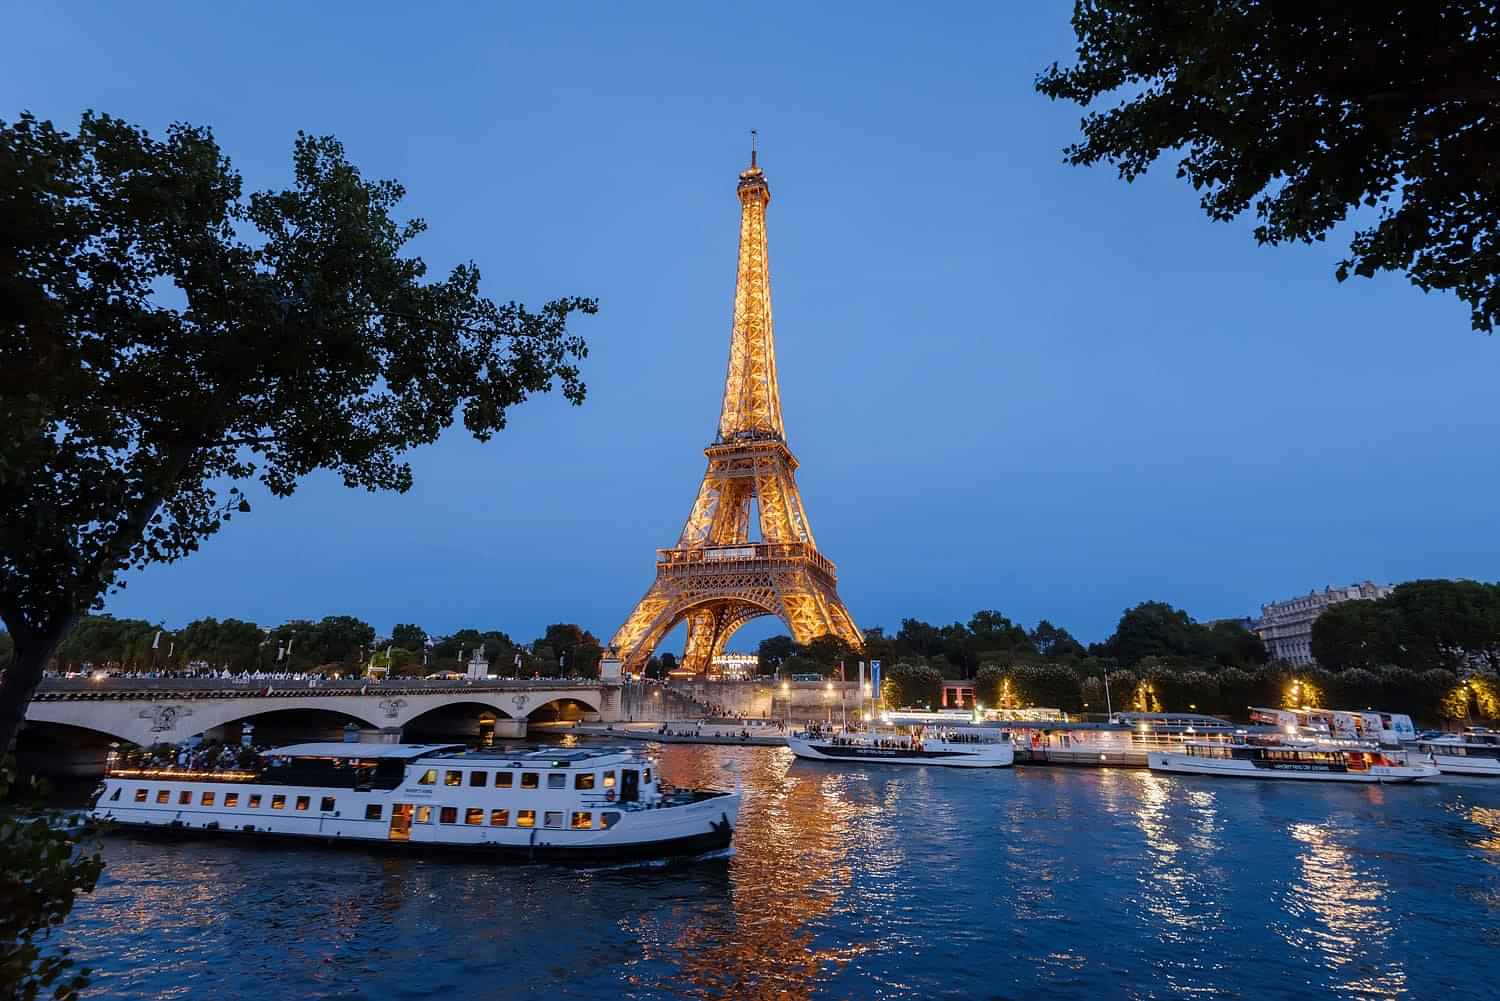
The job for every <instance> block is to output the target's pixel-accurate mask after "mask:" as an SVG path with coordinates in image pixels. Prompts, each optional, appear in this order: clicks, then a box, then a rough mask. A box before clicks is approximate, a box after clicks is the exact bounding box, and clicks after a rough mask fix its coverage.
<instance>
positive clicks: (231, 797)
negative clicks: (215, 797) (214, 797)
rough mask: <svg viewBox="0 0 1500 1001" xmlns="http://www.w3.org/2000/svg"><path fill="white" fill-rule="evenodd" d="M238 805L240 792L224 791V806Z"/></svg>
mask: <svg viewBox="0 0 1500 1001" xmlns="http://www.w3.org/2000/svg"><path fill="white" fill-rule="evenodd" d="M239 805H240V794H239V793H237V792H226V793H225V794H224V806H225V807H235V806H239Z"/></svg>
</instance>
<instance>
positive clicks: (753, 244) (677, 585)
mask: <svg viewBox="0 0 1500 1001" xmlns="http://www.w3.org/2000/svg"><path fill="white" fill-rule="evenodd" d="M739 199H740V256H739V273H738V276H737V277H736V279H735V288H734V331H733V334H732V335H731V337H730V342H729V375H728V377H727V378H726V379H725V382H724V406H723V409H722V410H721V411H720V414H719V430H718V435H717V436H716V437H715V439H714V442H713V444H711V445H709V446H708V448H706V449H704V453H705V454H706V455H707V456H708V472H706V473H705V474H704V475H703V483H702V485H701V486H700V487H699V488H698V498H697V500H695V501H694V502H693V509H692V511H691V513H689V514H688V519H687V524H686V525H684V526H683V529H682V536H681V538H679V539H678V540H677V545H676V546H675V547H673V548H671V549H659V550H657V552H656V580H655V582H654V583H652V585H651V589H650V590H649V591H647V592H646V596H645V597H644V598H642V599H641V600H640V602H639V603H638V604H637V605H636V606H635V610H634V611H633V612H631V613H630V617H629V618H628V619H626V620H625V624H624V625H623V626H621V627H620V630H619V632H617V633H615V636H614V640H613V641H612V643H611V646H612V647H613V648H614V653H615V656H617V657H618V658H619V659H620V661H621V662H622V666H623V667H624V669H625V670H627V671H639V670H641V669H642V668H643V667H644V666H645V664H646V661H647V660H648V659H649V658H650V657H651V653H652V651H653V650H654V649H655V648H656V645H657V643H659V642H660V641H661V639H662V637H663V636H665V635H666V634H667V632H668V631H670V630H671V629H672V628H673V627H674V626H676V625H677V624H678V623H679V622H683V621H686V622H687V645H686V648H685V650H684V653H683V661H682V668H683V669H684V670H686V671H693V672H702V671H705V670H707V669H708V666H709V663H710V662H711V661H712V659H713V658H714V657H715V656H717V655H718V654H720V653H723V652H724V644H725V643H726V642H727V641H728V639H729V637H730V636H732V635H733V634H734V632H735V630H737V629H739V628H740V626H742V625H744V624H745V623H746V622H749V621H750V620H751V619H754V618H757V617H759V616H762V615H775V616H778V617H779V618H781V619H782V621H784V622H785V623H786V624H787V626H788V627H789V628H790V629H791V633H792V638H793V639H794V640H796V641H797V642H798V643H808V642H810V641H812V640H814V639H816V638H817V637H819V636H822V635H825V634H828V633H832V634H833V635H835V636H838V637H839V638H841V639H843V640H845V641H847V642H848V643H850V644H853V645H856V646H857V645H859V644H860V643H861V642H862V637H861V634H860V631H859V628H858V627H857V626H855V624H854V618H853V617H852V616H851V615H850V614H849V610H848V609H847V608H845V607H844V603H843V601H842V600H840V598H839V594H838V575H837V573H836V572H835V570H834V566H833V562H832V561H831V560H829V559H828V558H827V557H826V556H824V555H823V554H822V553H820V552H818V548H817V544H816V543H815V542H814V541H813V533H812V525H811V524H809V523H808V520H807V512H806V511H805V510H804V509H803V507H802V495H801V494H800V493H799V492H798V490H797V478H796V469H797V460H796V458H794V457H793V456H792V452H791V450H790V449H789V448H787V445H786V432H785V429H784V428H783V427H782V423H781V390H780V388H779V387H778V386H777V383H776V343H775V338H774V337H773V335H772V329H771V274H770V266H769V264H768V263H767V259H766V205H767V204H768V203H769V202H770V201H771V189H770V188H769V187H767V185H766V178H765V174H764V173H762V171H761V169H760V167H759V166H757V165H756V154H755V151H754V149H753V147H752V149H751V153H750V169H748V170H746V171H744V172H743V173H742V174H740V183H739ZM752 502H753V505H754V507H755V509H756V512H757V513H758V515H759V519H758V520H759V523H760V539H759V540H754V539H752V538H751V524H750V515H751V507H752Z"/></svg>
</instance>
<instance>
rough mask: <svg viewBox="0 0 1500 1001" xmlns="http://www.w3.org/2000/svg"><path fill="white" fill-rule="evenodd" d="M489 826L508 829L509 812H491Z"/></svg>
mask: <svg viewBox="0 0 1500 1001" xmlns="http://www.w3.org/2000/svg"><path fill="white" fill-rule="evenodd" d="M490 826H491V827H509V826H510V811H509V810H491V811H490Z"/></svg>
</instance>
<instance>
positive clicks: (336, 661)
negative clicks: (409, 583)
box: [0, 615, 602, 677]
mask: <svg viewBox="0 0 1500 1001" xmlns="http://www.w3.org/2000/svg"><path fill="white" fill-rule="evenodd" d="M158 634H159V638H158ZM476 647H481V648H482V649H483V651H484V656H485V659H486V660H488V661H489V662H490V670H491V671H492V672H494V673H499V674H510V673H513V672H515V671H517V670H520V671H521V672H522V673H523V674H528V675H529V674H536V673H540V674H543V675H558V674H567V675H582V676H586V677H587V676H593V675H597V674H598V673H599V659H600V656H601V654H602V649H601V646H600V643H599V640H598V638H597V637H596V636H594V634H592V633H590V632H589V631H588V630H586V629H584V628H582V627H580V626H578V625H576V624H573V623H555V624H553V625H550V626H548V627H547V630H546V632H545V633H543V634H542V635H541V636H539V637H537V638H536V639H535V640H533V641H532V642H531V643H528V644H520V643H516V642H515V641H514V640H512V639H511V638H510V636H508V635H507V634H506V633H504V632H501V631H499V630H494V629H490V630H480V629H460V630H458V631H457V632H454V633H451V634H448V635H443V636H432V637H429V636H428V635H427V633H426V631H425V630H423V629H422V628H421V627H420V626H417V625H413V624H409V623H408V624H402V625H398V626H396V627H395V628H394V629H392V630H391V634H390V635H389V636H378V635H376V632H375V628H374V627H373V626H371V625H370V624H369V623H367V622H363V621H361V620H360V619H357V618H354V617H353V616H350V615H330V616H328V617H326V618H323V619H320V620H318V621H316V622H314V621H312V620H308V619H295V620H293V621H290V622H284V623H282V624H281V625H278V626H276V627H274V628H271V629H263V628H261V627H260V626H258V625H256V624H255V623H253V622H246V621H243V620H241V619H213V618H206V619H197V620H195V621H193V622H190V623H188V624H187V625H186V626H184V627H182V628H181V629H171V630H169V629H166V628H165V627H163V626H161V625H159V624H154V623H151V622H147V621H146V620H144V619H120V618H116V617H114V616H112V615H89V616H85V617H84V618H83V619H82V620H80V621H79V623H78V625H77V626H75V627H74V628H73V631H72V632H71V633H70V634H69V635H68V638H67V639H65V640H63V642H62V644H61V645H60V646H59V647H58V649H57V654H56V656H55V658H54V661H53V667H54V668H55V669H59V670H76V669H81V668H83V667H85V666H89V667H93V668H107V669H116V670H133V671H185V670H190V669H192V668H194V667H198V668H202V667H208V668H212V669H214V670H228V671H231V672H233V673H236V674H239V673H247V672H254V671H266V672H271V671H294V672H300V671H358V670H362V669H363V668H364V667H365V666H366V665H368V664H369V663H370V662H371V660H372V659H373V660H374V662H375V663H376V664H377V665H379V666H382V667H384V666H387V665H388V666H389V667H390V668H391V671H392V673H393V674H397V675H420V674H428V673H433V672H436V671H445V670H462V668H463V666H464V665H465V664H466V663H467V662H468V660H469V658H470V657H472V656H473V654H474V650H475V648H476ZM10 655H11V642H10V637H9V635H7V634H6V633H4V632H0V667H4V666H5V664H7V663H8V662H9V660H10ZM518 655H519V657H520V666H519V668H518V667H517V664H516V658H517V656H518Z"/></svg>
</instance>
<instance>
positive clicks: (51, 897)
mask: <svg viewBox="0 0 1500 1001" xmlns="http://www.w3.org/2000/svg"><path fill="white" fill-rule="evenodd" d="M16 786H17V781H16V768H15V759H14V758H13V757H11V756H10V755H0V801H4V800H6V799H12V798H13V799H25V800H29V802H27V803H25V805H26V806H27V807H28V808H29V809H28V812H30V813H32V814H33V816H32V817H30V818H29V819H28V818H24V817H20V816H15V815H11V814H6V815H3V816H0V997H5V998H18V999H21V998H24V999H31V998H40V997H48V998H56V999H72V998H76V997H77V996H78V994H79V992H80V991H81V990H83V989H84V988H85V987H86V986H88V982H89V980H88V970H86V969H81V968H79V967H78V965H77V964H76V963H75V962H74V960H73V959H72V958H71V957H70V956H69V955H68V951H69V950H68V949H66V948H51V945H52V943H51V942H50V941H49V939H50V936H51V934H52V932H53V931H54V930H55V929H56V928H58V927H59V926H60V925H61V924H62V923H63V919H64V918H66V917H67V916H68V912H69V911H71V910H72V909H73V903H74V901H75V900H76V899H77V897H78V895H79V894H80V893H89V892H90V891H92V890H93V889H94V884H95V883H97V882H98V880H99V875H100V873H102V872H103V871H104V859H103V857H102V856H101V855H100V853H99V848H98V845H97V844H92V843H90V844H84V843H79V842H78V841H75V840H74V838H73V835H72V834H71V833H70V832H71V831H72V830H75V829H77V828H78V827H79V826H80V821H81V818H78V817H57V816H49V815H48V814H47V812H46V811H44V810H42V809H41V791H40V790H39V789H31V790H25V791H24V793H25V794H24V795H23V796H20V797H18V796H16V792H17V789H16Z"/></svg>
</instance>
